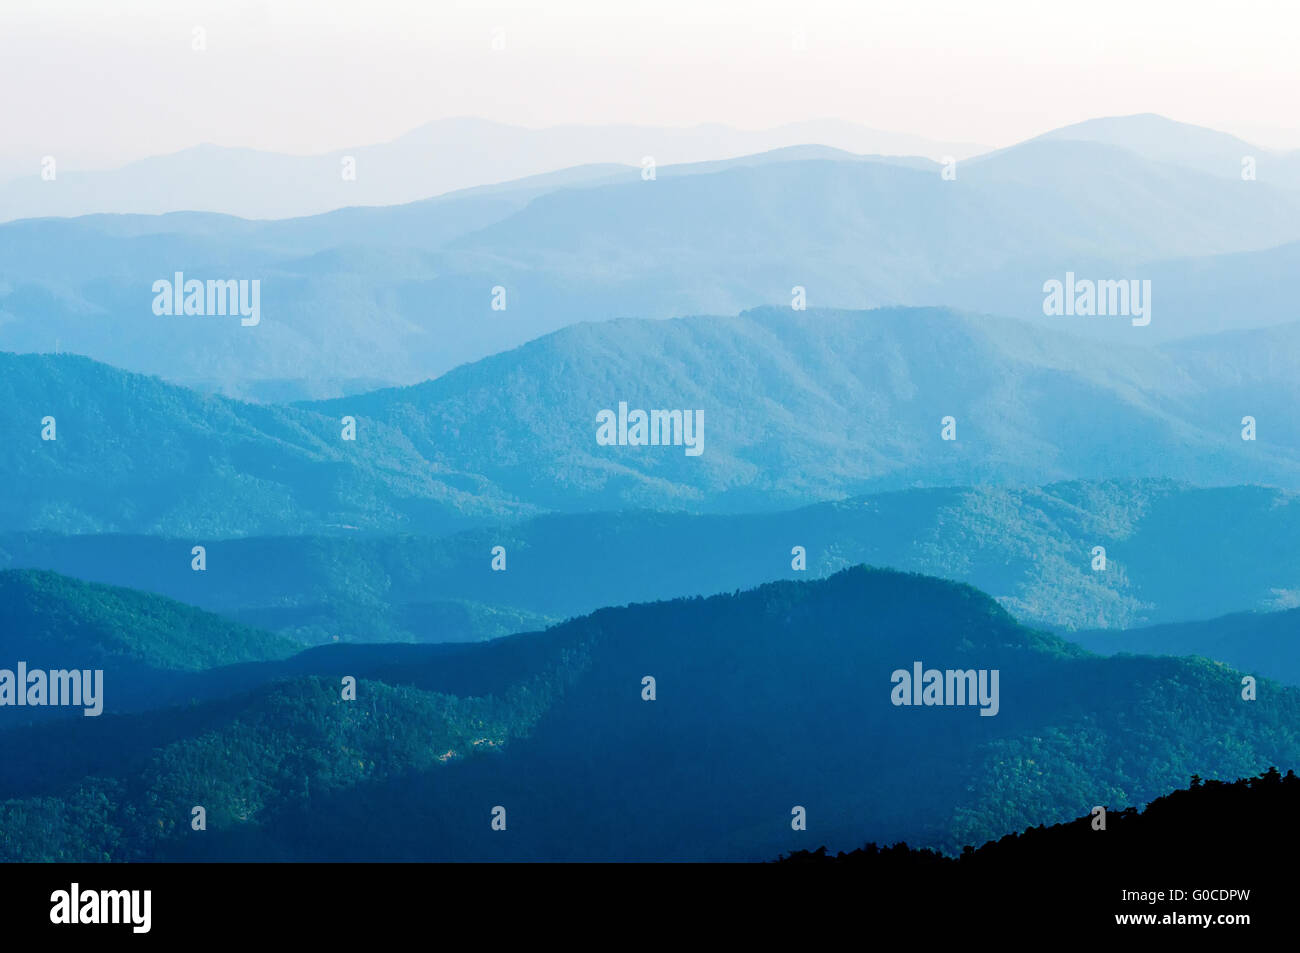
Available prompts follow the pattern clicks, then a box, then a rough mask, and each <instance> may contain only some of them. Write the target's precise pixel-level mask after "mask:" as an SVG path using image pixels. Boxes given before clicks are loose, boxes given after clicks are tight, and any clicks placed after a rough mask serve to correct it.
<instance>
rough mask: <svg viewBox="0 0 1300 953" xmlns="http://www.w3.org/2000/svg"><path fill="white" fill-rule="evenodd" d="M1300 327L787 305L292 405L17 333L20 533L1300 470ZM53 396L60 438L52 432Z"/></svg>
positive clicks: (356, 525)
mask: <svg viewBox="0 0 1300 953" xmlns="http://www.w3.org/2000/svg"><path fill="white" fill-rule="evenodd" d="M1297 335H1300V325H1292V326H1288V327H1286V328H1273V329H1267V330H1264V331H1254V332H1242V333H1241V334H1236V335H1226V336H1224V337H1223V340H1222V341H1219V342H1218V347H1219V351H1218V352H1217V354H1218V356H1217V357H1215V356H1214V355H1213V354H1211V351H1210V347H1211V346H1210V345H1209V344H1205V343H1199V344H1198V343H1195V342H1192V343H1182V344H1179V345H1177V346H1174V345H1170V346H1169V347H1168V348H1161V349H1154V348H1145V349H1140V348H1129V349H1125V348H1119V347H1115V346H1113V345H1101V344H1098V343H1095V342H1092V343H1090V342H1085V341H1080V340H1077V339H1074V338H1072V337H1070V336H1069V335H1068V334H1065V333H1061V332H1051V331H1046V330H1044V329H1039V328H1033V327H1030V326H1029V325H1026V324H1022V323H1020V322H1015V321H1009V320H999V319H995V318H988V317H975V316H971V315H963V314H959V313H955V312H951V311H947V310H942V309H893V310H882V311H871V312H833V311H818V310H810V311H806V312H792V311H789V310H785V311H781V310H774V309H769V310H763V311H756V312H750V313H746V314H745V315H742V316H740V317H736V318H689V319H680V320H674V321H633V320H619V321H609V322H604V323H601V324H584V325H579V326H575V327H572V328H568V329H566V330H564V331H562V332H559V333H557V334H554V335H551V336H549V337H547V338H543V339H541V340H538V341H534V342H532V343H530V344H528V345H526V346H524V347H522V348H519V349H517V350H515V351H511V352H507V353H505V354H501V355H497V356H496V357H493V358H489V359H487V360H484V361H481V362H479V363H477V364H473V365H468V366H465V367H462V368H459V369H457V370H456V371H454V372H452V373H449V374H447V375H445V376H443V377H441V378H438V379H436V380H433V381H429V382H427V383H424V384H420V385H417V386H415V387H410V388H403V389H396V390H383V391H375V392H371V393H368V394H363V395H357V396H355V397H350V398H343V399H340V400H337V401H327V402H321V403H314V404H306V405H294V406H292V407H285V406H260V405H250V404H244V403H239V402H235V401H230V400H226V399H222V398H216V397H211V398H207V397H203V396H200V395H199V394H196V393H194V392H191V391H187V390H183V389H180V388H176V387H172V386H169V385H165V384H162V383H161V382H159V381H157V380H153V379H149V378H144V377H139V376H136V375H131V374H125V373H122V372H120V371H115V370H113V369H112V368H108V367H105V366H104V365H100V364H95V363H92V362H90V361H87V360H85V359H83V358H77V357H70V356H63V355H45V356H31V355H29V356H15V355H4V354H0V440H2V441H3V443H4V446H5V447H6V453H5V455H4V456H3V457H0V476H2V477H3V478H4V479H5V481H6V485H8V486H10V487H11V488H12V490H11V492H10V493H9V494H7V495H6V497H5V499H4V501H3V503H0V529H25V530H54V531H59V532H131V533H149V534H160V535H171V536H185V535H195V536H199V535H202V536H206V537H216V538H220V537H229V536H248V535H271V534H302V533H316V534H320V533H332V534H340V533H375V532H389V533H392V532H413V533H422V534H429V533H434V534H442V533H444V532H447V531H449V530H454V529H458V528H467V527H470V526H475V525H478V526H481V525H485V524H494V523H500V522H503V521H506V520H510V519H514V518H518V517H521V516H526V515H530V514H536V513H538V512H542V511H551V510H555V511H564V512H584V511H586V512H589V511H595V510H602V509H604V510H623V509H628V508H638V509H652V510H658V511H663V510H687V511H692V512H745V511H751V510H763V511H773V510H777V509H782V508H791V507H795V506H801V505H806V504H809V503H815V502H822V501H826V500H834V499H844V498H846V497H851V496H854V495H861V494H865V493H872V492H881V491H888V490H894V489H905V488H913V487H918V486H970V485H980V484H998V485H1038V484H1042V483H1046V482H1052V481H1056V480H1067V479H1138V478H1147V477H1167V478H1173V479H1178V480H1184V481H1187V482H1191V483H1196V484H1199V485H1223V484H1235V483H1262V484H1269V485H1277V486H1284V487H1292V488H1294V487H1298V486H1300V422H1297V418H1296V415H1295V414H1293V413H1290V410H1289V408H1291V407H1293V406H1294V405H1295V402H1296V401H1297V400H1300V376H1297V373H1296V370H1297V367H1296V361H1295V359H1294V358H1292V357H1290V356H1288V355H1291V354H1295V353H1300V347H1297V346H1294V345H1296V344H1300V338H1297ZM196 346H197V345H196ZM1265 352H1266V353H1268V354H1269V355H1270V357H1269V359H1268V360H1261V359H1259V357H1260V355H1261V354H1262V353H1265ZM723 368H726V370H725V371H724V370H722V369H723ZM620 402H626V403H627V406H628V407H629V408H630V409H633V410H634V409H643V410H647V409H648V410H653V409H668V410H673V409H678V410H682V411H687V412H690V411H699V412H700V413H701V414H702V431H701V432H702V437H703V441H702V444H701V447H702V452H701V453H700V454H699V455H698V456H696V455H688V454H687V453H686V448H685V447H684V446H680V445H679V446H635V445H623V446H606V445H600V444H598V443H597V439H596V435H597V428H596V420H597V415H598V413H599V412H600V411H602V410H616V409H617V408H618V407H619V404H620ZM1244 416H1252V417H1254V418H1255V420H1256V423H1257V429H1256V434H1257V439H1256V440H1253V441H1247V440H1243V439H1242V438H1241V432H1242V424H1241V421H1242V419H1243V417H1244ZM46 417H53V418H55V419H56V421H57V440H42V439H41V436H42V429H43V424H42V421H43V420H45V418H46ZM344 418H355V421H356V439H355V441H352V440H344V439H343V438H342V434H343V429H344V424H343V421H344ZM945 418H952V421H953V423H952V427H953V429H952V430H951V431H950V433H951V435H952V436H955V439H953V440H945V439H943V430H944V426H943V421H944V420H945ZM679 436H680V435H679ZM196 541H197V540H196Z"/></svg>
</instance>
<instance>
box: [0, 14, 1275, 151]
mask: <svg viewBox="0 0 1300 953" xmlns="http://www.w3.org/2000/svg"><path fill="white" fill-rule="evenodd" d="M196 27H201V28H202V29H203V30H204V31H205V33H206V46H207V49H206V50H205V51H203V52H198V51H195V50H194V49H193V45H194V30H195V28H196ZM496 31H502V32H501V33H497V32H496ZM799 34H802V36H803V38H804V44H805V47H806V48H805V49H803V50H799V49H796V48H795V47H796V42H795V40H796V37H797V35H799ZM502 35H503V37H504V46H505V48H504V49H503V50H497V49H494V48H493V39H494V36H502ZM1136 112H1158V113H1162V114H1164V115H1167V116H1169V117H1171V118H1174V119H1179V120H1182V121H1185V122H1193V123H1198V124H1203V125H1210V126H1213V127H1216V128H1220V129H1225V130H1227V131H1231V132H1236V133H1237V134H1239V135H1243V136H1244V137H1246V138H1250V139H1252V140H1253V141H1255V142H1257V143H1258V144H1261V145H1265V146H1286V147H1290V148H1297V147H1300V3H1297V2H1295V0H1235V2H1231V3H1228V2H1222V3H1208V2H1197V0H1178V2H1163V0H1082V2H1058V0H1024V2H1021V0H902V2H892V0H891V2H877V0H855V2H850V0H842V2H826V0H797V2H789V0H780V2H776V0H637V2H630V0H544V2H543V0H538V2H518V0H517V2H500V0H476V2H455V0H219V2H201V0H200V2H186V0H123V2H113V0H62V2H60V0H0V157H6V158H12V157H13V156H14V155H22V156H25V155H26V154H27V153H31V152H35V153H39V154H42V155H43V154H56V155H59V156H61V157H62V161H63V162H64V163H65V165H67V166H69V167H75V166H82V165H93V164H95V163H98V162H101V161H106V160H112V159H129V158H137V157H140V156H145V155H153V154H158V153H162V152H170V151H175V150H177V149H181V148H185V147H187V146H191V145H194V144H196V143H199V142H215V143H220V144H222V145H242V146H252V147H255V148H260V149H270V150H277V151H288V152H320V151H326V150H330V149H335V148H343V147H347V146H353V145H363V144H367V143H372V142H377V141H382V140H387V139H391V138H393V137H395V136H397V135H399V134H401V133H402V132H405V131H407V130H409V129H411V128H413V127H415V126H417V125H419V124H421V123H423V122H427V121H429V120H431V119H438V118H445V117H450V116H481V117H485V118H489V119H496V120H500V121H504V122H513V123H520V124H524V125H531V126H538V125H550V124H554V123H562V122H582V123H600V122H609V121H618V122H627V123H638V124H649V125H673V126H682V125H692V124H696V123H701V122H725V123H728V124H731V125H735V126H740V127H744V128H761V127H766V126H772V125H778V124H780V123H784V122H790V121H795V120H800V119H822V118H836V119H846V120H852V121H855V122H860V123H863V124H865V125H869V126H873V127H876V128H880V129H887V130H891V131H898V132H911V133H917V134H920V135H924V136H928V137H930V138H934V139H947V140H965V141H974V142H981V143H986V144H989V145H1005V144H1008V143H1010V142H1013V141H1016V140H1019V139H1023V138H1026V137H1028V136H1031V135H1035V134H1037V133H1039V132H1043V131H1045V130H1047V129H1049V128H1052V127H1055V126H1061V125H1065V124H1067V123H1070V122H1075V121H1078V120H1081V119H1087V118H1091V117H1095V116H1103V115H1120V114H1127V113H1136Z"/></svg>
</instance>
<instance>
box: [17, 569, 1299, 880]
mask: <svg viewBox="0 0 1300 953" xmlns="http://www.w3.org/2000/svg"><path fill="white" fill-rule="evenodd" d="M418 648H420V649H421V650H422V651H423V652H424V654H425V655H426V658H425V660H424V661H420V660H419V659H418V658H415V657H408V658H407V659H405V660H404V661H403V663H402V664H400V665H398V666H394V668H393V670H392V672H391V674H389V675H388V676H386V680H385V681H370V680H364V679H363V680H362V681H361V682H360V684H359V685H358V695H357V700H356V701H355V702H351V701H344V700H341V698H340V692H339V683H338V682H337V681H335V680H332V679H329V678H322V677H300V678H295V679H291V680H288V681H280V682H276V683H274V684H270V685H266V686H263V687H262V688H259V689H257V690H255V691H254V692H253V693H252V694H250V695H247V696H242V697H241V698H237V699H232V700H229V701H223V702H215V703H208V704H205V705H199V706H197V707H191V708H188V709H184V710H182V711H180V712H179V713H169V712H158V713H156V714H149V713H146V714H143V715H133V716H128V717H122V718H114V717H105V718H101V719H94V720H93V721H94V725H93V726H91V727H90V728H87V727H85V726H84V725H82V724H80V723H73V722H68V723H63V724H56V725H48V726H45V727H44V728H43V729H42V731H43V734H42V735H41V736H40V739H39V742H40V747H41V749H42V750H50V751H57V752H59V753H60V754H61V755H62V757H61V759H60V763H61V764H62V765H63V768H62V769H61V770H59V771H56V772H53V773H49V772H41V771H39V770H36V768H39V765H37V766H36V768H32V767H31V766H28V767H27V768H24V763H23V760H22V759H20V758H13V757H10V756H8V755H7V754H6V756H4V757H0V765H5V766H6V767H5V774H4V775H3V782H2V783H3V790H0V794H3V795H4V796H7V797H8V800H6V801H5V802H4V803H3V806H2V810H3V815H4V816H3V823H0V830H3V831H4V832H5V833H4V839H3V841H2V842H0V844H2V846H3V850H4V852H5V856H6V858H8V859H18V858H28V859H35V858H37V857H40V858H46V859H74V858H90V859H146V858H148V859H163V858H168V857H171V858H189V859H199V858H206V859H222V858H225V859H231V858H262V859H288V858H318V859H324V858H329V859H380V858H383V859H435V858H439V859H543V858H545V859H618V860H630V859H659V860H664V859H724V858H726V859H762V858H765V857H772V856H775V855H776V854H777V853H782V852H786V851H789V850H794V849H798V848H800V847H811V846H813V845H814V844H827V845H829V846H831V847H832V849H834V848H836V847H841V848H843V849H847V848H849V847H852V846H856V845H857V844H860V843H862V841H863V840H864V839H870V840H875V841H877V842H893V841H896V840H901V839H906V840H907V841H908V842H909V843H912V844H915V845H917V846H933V847H940V848H944V849H948V850H955V849H957V848H959V847H960V846H961V845H962V844H967V843H982V842H983V841H984V840H987V839H990V838H995V837H999V836H1001V835H1003V834H1005V833H1009V832H1012V831H1018V830H1023V829H1024V828H1025V827H1026V826H1030V825H1032V824H1039V823H1044V824H1051V823H1056V822H1058V821H1064V820H1067V819H1070V818H1073V817H1077V816H1079V815H1080V813H1082V812H1085V811H1087V810H1089V809H1090V808H1091V806H1092V805H1093V804H1097V803H1102V804H1134V803H1142V802H1144V801H1146V800H1149V799H1150V798H1153V797H1156V796H1158V795H1159V794H1161V793H1164V792H1166V791H1168V790H1171V789H1172V788H1174V787H1176V786H1178V785H1180V784H1181V783H1183V781H1184V780H1185V779H1186V778H1187V777H1190V776H1191V775H1192V774H1198V775H1200V776H1202V777H1205V778H1236V777H1241V776H1245V775H1251V774H1256V773H1259V772H1261V771H1263V770H1264V769H1265V768H1267V767H1268V766H1270V765H1278V766H1280V767H1282V768H1284V769H1286V768H1289V767H1290V766H1291V765H1293V764H1295V763H1297V761H1300V734H1297V729H1296V725H1297V723H1300V719H1298V718H1297V715H1300V694H1298V693H1297V692H1296V691H1295V690H1294V689H1283V688H1280V687H1277V686H1275V685H1273V684H1272V683H1269V682H1262V683H1261V687H1260V694H1259V698H1258V700H1256V701H1254V702H1244V701H1242V700H1241V698H1240V694H1239V692H1240V685H1239V676H1238V675H1237V673H1235V672H1233V671H1232V670H1231V669H1229V668H1227V667H1225V666H1221V665H1215V664H1213V663H1209V662H1205V661H1203V660H1183V659H1153V658H1141V657H1117V658H1110V659H1106V658H1099V657H1096V656H1092V655H1089V654H1088V653H1086V652H1084V651H1083V650H1082V649H1079V648H1077V647H1075V646H1072V645H1070V644H1068V643H1066V642H1063V641H1061V640H1059V639H1057V638H1055V637H1053V636H1050V635H1047V634H1044V633H1038V632H1034V631H1032V630H1028V629H1025V628H1022V627H1020V626H1018V625H1017V624H1016V623H1014V622H1013V621H1012V620H1011V618H1010V617H1009V616H1007V615H1006V613H1005V612H1004V611H1003V610H1001V609H1000V608H998V607H997V606H996V604H995V603H993V602H992V601H991V600H989V599H988V598H987V597H986V596H984V595H982V594H980V593H979V592H977V591H976V590H973V589H971V588H969V587H966V586H960V585H954V584H951V583H945V582H940V581H937V580H933V579H929V578H925V577H919V576H911V575H903V574H898V573H892V572H882V571H870V570H865V569H860V568H858V569H850V570H846V571H844V572H841V573H838V574H836V575H835V576H832V577H830V578H828V579H824V580H819V581H814V582H807V583H790V582H780V583H773V584H769V585H766V586H763V587H761V588H759V589H756V590H753V591H749V592H745V593H738V594H735V595H722V596H715V597H712V598H709V599H698V598H696V599H688V600H678V601H674V602H667V603H657V604H652V605H637V606H631V607H628V608H625V609H611V610H603V611H601V612H598V613H595V614H594V615H591V616H588V617H585V618H582V619H577V620H573V621H571V622H569V623H565V624H564V625H561V626H557V627H555V628H552V629H550V630H548V631H546V632H545V633H533V634H527V635H519V636H513V637H509V638H505V639H499V640H495V641H492V642H488V643H481V644H477V645H468V646H460V647H457V648H456V649H455V651H454V652H452V653H451V654H447V653H446V652H435V651H433V649H434V648H436V647H418ZM318 651H321V652H328V651H331V649H328V648H327V649H322V650H318ZM408 654H409V653H408ZM918 659H919V660H922V661H923V662H924V664H925V665H926V666H934V667H939V668H950V667H956V668H961V669H965V668H971V669H977V670H993V669H996V670H997V671H998V672H999V673H1000V680H999V685H1000V690H999V691H998V697H997V703H996V707H997V714H996V715H995V716H994V717H982V716H981V715H980V714H979V709H978V708H977V707H976V706H973V705H956V706H948V707H943V706H922V707H912V706H899V705H895V704H891V694H892V693H893V689H892V688H891V684H892V683H893V682H894V681H896V679H893V678H891V672H894V671H895V670H897V669H904V670H909V669H910V668H911V667H912V664H913V662H914V660H918ZM268 664H271V665H277V664H278V663H268ZM647 675H651V676H653V677H654V678H655V680H656V683H655V684H656V694H655V698H654V700H653V701H647V700H644V698H643V695H642V692H643V685H644V682H643V678H644V676H647ZM986 687H987V686H986ZM984 707H986V708H987V707H988V706H987V705H985V706H984ZM87 721H90V720H87ZM19 743H21V744H24V745H27V744H32V743H33V741H32V739H31V737H30V736H28V737H26V738H24V739H15V738H12V737H6V736H4V735H0V747H4V746H10V745H13V744H19ZM82 752H84V754H82ZM109 752H111V753H112V757H109V756H108V754H107V753H109ZM78 769H79V770H80V771H81V772H82V774H81V775H80V776H78V775H77V771H78ZM195 804H201V805H204V806H205V807H206V809H207V817H208V829H207V830H206V831H201V832H197V831H193V830H191V828H190V827H189V824H188V821H189V818H190V808H191V806H192V805H195ZM494 806H503V807H505V809H506V811H507V815H508V824H507V829H506V830H505V831H496V830H493V829H492V827H491V826H490V823H489V822H490V820H491V817H492V812H493V808H494ZM792 806H801V807H804V808H805V810H806V812H807V817H808V829H807V831H799V830H794V829H792V825H791V813H792Z"/></svg>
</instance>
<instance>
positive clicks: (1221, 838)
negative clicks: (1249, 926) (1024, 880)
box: [777, 768, 1300, 877]
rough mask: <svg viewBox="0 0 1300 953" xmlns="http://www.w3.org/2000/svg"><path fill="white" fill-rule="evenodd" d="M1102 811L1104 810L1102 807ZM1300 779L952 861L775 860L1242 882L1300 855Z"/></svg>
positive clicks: (864, 851) (1071, 828)
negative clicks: (1182, 871) (1164, 869)
mask: <svg viewBox="0 0 1300 953" xmlns="http://www.w3.org/2000/svg"><path fill="white" fill-rule="evenodd" d="M1103 806H1104V805H1103ZM1297 811H1300V777H1297V776H1296V773H1295V771H1287V773H1286V775H1285V776H1283V775H1282V773H1281V772H1279V771H1278V769H1277V768H1270V769H1269V770H1268V771H1266V772H1265V773H1263V774H1261V775H1259V776H1258V777H1253V778H1241V779H1238V780H1236V781H1215V780H1202V779H1201V778H1200V777H1198V776H1196V775H1193V776H1192V780H1191V784H1190V786H1189V787H1187V788H1185V789H1181V790H1177V791H1173V792H1171V793H1170V794H1167V795H1165V796H1164V797H1160V798H1156V799H1155V800H1154V801H1152V802H1151V803H1150V804H1148V805H1147V806H1146V809H1145V810H1138V809H1137V808H1135V807H1126V808H1124V809H1123V810H1110V809H1108V813H1107V814H1106V815H1105V821H1104V824H1105V826H1104V829H1100V827H1099V826H1100V824H1101V819H1100V816H1099V815H1097V814H1093V815H1089V816H1086V817H1080V818H1077V819H1076V820H1073V821H1069V822H1067V823H1064V824H1053V825H1051V826H1050V827H1046V826H1043V825H1041V824H1040V825H1039V826H1037V827H1031V828H1027V829H1026V830H1025V831H1024V833H1022V834H1007V835H1006V836H1005V837H1003V838H1001V839H1000V840H996V841H989V842H988V843H986V844H985V845H984V846H983V847H980V848H975V847H971V846H967V847H966V848H965V849H964V850H963V851H962V852H961V854H960V855H959V856H956V857H954V856H950V855H948V854H943V853H941V852H939V851H935V850H931V849H928V848H924V849H915V848H911V847H908V846H907V845H906V844H904V843H900V844H895V845H894V846H892V847H880V846H878V845H876V844H867V845H865V846H863V847H859V848H857V849H856V850H852V851H847V852H845V851H840V852H839V853H837V854H831V853H829V852H828V851H827V850H826V848H825V847H819V848H818V849H817V850H799V851H794V852H792V853H790V854H784V855H782V856H781V857H779V858H778V859H777V863H782V864H847V865H852V866H858V867H866V868H868V869H870V870H872V871H879V872H880V873H882V874H884V873H894V872H898V873H907V872H913V871H925V872H934V871H955V872H959V873H961V874H963V875H967V874H968V875H970V876H972V877H985V876H987V875H989V874H991V873H997V872H999V871H1002V870H1007V869H1014V870H1023V869H1025V868H1026V867H1034V868H1039V869H1050V868H1053V867H1058V866H1061V865H1063V864H1065V865H1068V866H1069V867H1070V868H1071V869H1073V870H1075V871H1080V872H1081V871H1083V870H1096V871H1102V870H1105V871H1106V872H1107V873H1111V872H1113V871H1114V870H1115V869H1116V868H1117V867H1119V868H1121V869H1140V868H1142V867H1143V865H1144V864H1147V863H1148V862H1158V863H1160V864H1161V866H1166V865H1168V864H1170V863H1175V864H1178V865H1180V866H1181V865H1186V866H1188V867H1190V868H1192V869H1196V868H1200V867H1208V868H1212V869H1214V870H1217V871H1221V872H1222V871H1228V870H1232V871H1238V872H1241V873H1243V874H1245V875H1247V876H1249V874H1250V870H1249V868H1248V866H1246V864H1247V862H1248V861H1250V860H1251V859H1252V858H1254V857H1255V856H1256V854H1257V853H1263V852H1267V853H1268V854H1269V855H1270V856H1272V857H1274V858H1281V857H1287V856H1289V855H1291V852H1292V851H1294V849H1295V848H1296V847H1297V846H1300V825H1297V824H1296V822H1295V818H1296V813H1297Z"/></svg>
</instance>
